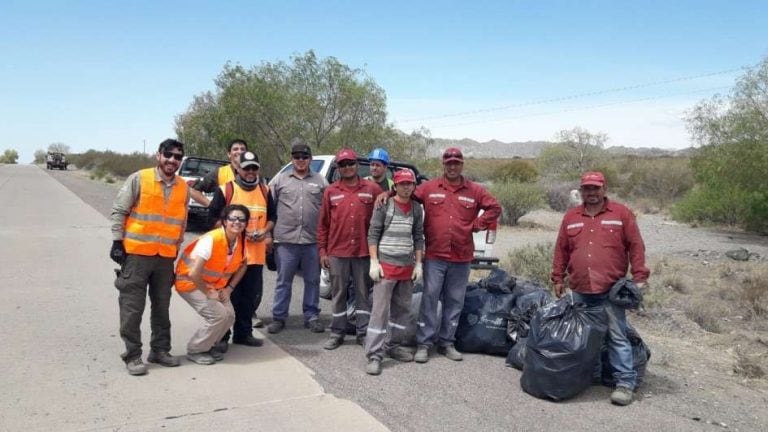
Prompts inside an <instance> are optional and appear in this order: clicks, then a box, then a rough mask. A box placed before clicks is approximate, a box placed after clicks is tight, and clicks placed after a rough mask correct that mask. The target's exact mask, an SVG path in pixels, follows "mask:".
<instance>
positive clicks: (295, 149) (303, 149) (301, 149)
mask: <svg viewBox="0 0 768 432" xmlns="http://www.w3.org/2000/svg"><path fill="white" fill-rule="evenodd" d="M294 153H305V154H308V155H310V156H312V150H311V149H310V148H309V146H308V145H306V144H305V143H303V142H295V143H293V145H291V154H294Z"/></svg>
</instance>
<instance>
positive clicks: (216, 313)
mask: <svg viewBox="0 0 768 432" xmlns="http://www.w3.org/2000/svg"><path fill="white" fill-rule="evenodd" d="M179 295H180V296H181V298H183V299H184V300H185V301H186V302H187V303H189V305H190V306H192V309H194V310H195V311H196V312H197V313H198V314H200V316H201V317H203V319H204V320H205V323H204V324H203V327H201V328H199V329H198V330H197V331H196V332H195V334H193V335H192V338H191V339H190V340H189V343H187V352H188V353H189V354H197V353H204V352H208V351H210V349H211V348H212V347H213V345H214V344H215V343H216V342H218V341H219V340H221V338H222V337H223V336H224V333H226V332H227V330H229V328H230V327H232V324H234V322H235V308H234V307H232V302H231V301H226V302H221V301H219V300H214V299H209V298H208V297H207V296H206V295H205V294H203V292H202V291H200V290H199V289H195V290H193V291H189V292H180V293H179Z"/></svg>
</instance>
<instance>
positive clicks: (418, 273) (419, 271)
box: [411, 262, 424, 282]
mask: <svg viewBox="0 0 768 432" xmlns="http://www.w3.org/2000/svg"><path fill="white" fill-rule="evenodd" d="M423 275H424V269H423V268H422V266H421V263H420V262H417V263H416V265H414V266H413V273H412V274H411V280H412V281H414V282H416V281H417V280H419V279H421V277H422V276H423Z"/></svg>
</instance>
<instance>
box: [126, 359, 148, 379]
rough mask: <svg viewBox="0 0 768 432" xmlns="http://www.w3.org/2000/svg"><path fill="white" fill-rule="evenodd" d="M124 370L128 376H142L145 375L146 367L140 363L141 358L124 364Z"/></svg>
mask: <svg viewBox="0 0 768 432" xmlns="http://www.w3.org/2000/svg"><path fill="white" fill-rule="evenodd" d="M125 368H126V369H128V373H129V374H130V375H144V374H146V373H147V365H145V364H144V362H143V361H141V357H136V358H135V359H133V360H129V361H127V362H125Z"/></svg>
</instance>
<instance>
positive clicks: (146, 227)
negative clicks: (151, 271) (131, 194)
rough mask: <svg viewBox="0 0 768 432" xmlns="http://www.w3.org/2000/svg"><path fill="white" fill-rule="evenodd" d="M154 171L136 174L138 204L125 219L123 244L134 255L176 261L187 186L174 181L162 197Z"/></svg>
mask: <svg viewBox="0 0 768 432" xmlns="http://www.w3.org/2000/svg"><path fill="white" fill-rule="evenodd" d="M156 175H157V173H156V172H155V168H146V169H143V170H141V171H139V200H138V202H137V203H136V205H135V206H134V207H133V208H132V209H131V213H130V214H129V215H128V217H127V218H125V229H124V231H125V234H124V237H123V244H124V245H125V251H126V252H127V253H129V254H134V255H145V256H154V255H160V256H163V257H167V258H176V254H177V252H178V245H179V244H180V243H181V240H182V239H183V236H184V226H185V225H186V222H187V201H188V200H189V189H188V187H187V184H186V183H185V182H184V181H182V180H181V178H180V177H177V178H176V179H175V181H174V184H173V186H171V191H170V193H169V194H168V197H166V196H165V192H164V189H165V183H164V182H163V181H162V180H161V181H157V180H156V179H155V176H156Z"/></svg>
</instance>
